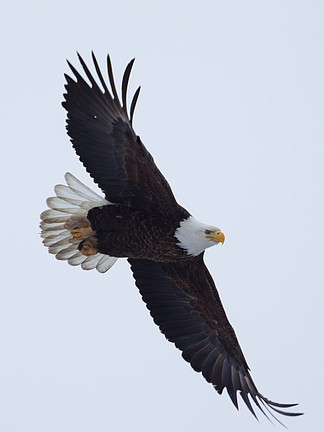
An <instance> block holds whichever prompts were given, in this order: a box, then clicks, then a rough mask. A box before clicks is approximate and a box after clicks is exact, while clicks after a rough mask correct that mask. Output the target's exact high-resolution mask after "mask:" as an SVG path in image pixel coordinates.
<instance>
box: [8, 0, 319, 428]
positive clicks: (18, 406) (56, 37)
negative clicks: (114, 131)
mask: <svg viewBox="0 0 324 432" xmlns="http://www.w3.org/2000/svg"><path fill="white" fill-rule="evenodd" d="M323 15H324V4H323V2H322V1H312V0H309V1H306V0H305V1H296V0H294V1H292V0H289V1H288V0H284V1H282V0H271V1H263V2H260V1H258V0H254V1H245V2H242V1H238V0H236V1H234V0H233V1H227V2H224V1H218V0H217V1H215V0H214V1H200V2H192V1H169V0H167V1H164V2H154V1H122V0H118V1H106V2H102V1H96V0H94V1H92V2H85V1H82V0H78V1H60V0H59V1H56V2H52V3H49V2H41V1H33V0H31V1H29V2H22V1H20V2H19V1H18V2H12V3H11V4H10V5H9V4H7V5H6V7H5V10H4V9H2V17H1V21H2V22H1V26H0V29H1V30H0V32H1V38H0V41H1V42H0V44H1V59H2V61H1V84H2V91H1V108H0V109H1V119H2V122H3V123H2V128H1V132H2V133H1V142H2V151H3V152H4V154H3V153H2V164H1V185H2V192H1V197H2V206H1V209H2V219H3V220H2V225H1V226H2V245H3V246H2V253H1V256H2V257H1V263H2V283H1V288H0V289H1V301H0V338H1V355H0V430H1V431H4V432H17V431H22V432H29V431H30V432H44V431H46V432H57V431H60V432H71V431H78V432H87V431H91V432H92V431H96V432H103V431H108V430H109V431H129V430H132V431H141V432H148V431H150V432H151V431H156V432H165V431H170V432H173V431H181V430H186V431H187V432H196V431H203V430H216V429H217V430H221V431H222V432H229V431H234V430H248V431H249V432H254V431H261V430H262V431H273V427H272V426H271V424H268V422H267V421H266V420H265V419H263V418H261V416H260V423H257V422H256V421H255V420H254V419H253V417H252V416H251V414H250V413H249V412H248V410H247V409H246V408H245V406H243V403H241V410H240V412H237V411H236V410H235V408H234V406H232V403H231V401H230V399H229V398H228V396H227V394H226V392H225V394H224V395H223V396H221V397H220V396H219V395H218V394H217V393H216V392H215V391H214V390H213V388H212V386H211V385H209V384H208V383H207V382H205V380H204V379H203V378H202V376H200V375H199V374H197V373H195V372H194V371H193V370H192V369H191V367H190V366H189V365H188V364H187V363H186V362H185V361H184V360H183V359H182V358H181V355H180V351H178V350H177V349H176V348H175V347H174V346H173V345H172V344H170V343H169V342H167V341H166V340H165V338H164V336H162V335H161V334H160V333H159V330H158V328H157V327H156V326H155V325H154V323H153V321H152V319H151V317H150V316H149V313H148V311H147V310H146V308H145V305H144V303H143V302H142V301H141V299H140V295H139V293H138V291H137V288H136V287H135V285H134V282H133V279H132V276H131V273H130V270H129V268H128V265H127V263H126V261H120V262H118V263H117V264H116V265H115V266H114V267H113V268H112V269H111V270H110V271H109V272H108V273H106V274H105V275H100V274H98V273H97V272H95V271H91V272H86V271H82V270H81V269H80V268H72V267H70V266H69V265H68V264H66V263H64V262H59V261H56V260H55V259H54V257H53V256H52V255H49V254H48V252H47V250H46V249H45V247H43V245H42V244H41V239H40V237H39V231H40V230H39V228H38V224H39V214H40V213H41V211H43V210H44V209H45V199H46V198H47V197H48V196H51V195H52V194H53V187H54V185H55V184H57V183H61V182H62V181H63V175H64V173H65V172H66V171H71V172H72V173H73V174H74V175H76V176H77V177H78V178H80V180H82V181H83V182H85V183H87V184H88V185H90V186H91V181H90V179H89V178H88V176H87V174H86V172H85V170H84V169H83V167H82V165H81V164H80V162H79V161H78V158H77V157H76V156H75V154H74V151H73V150H72V148H71V145H70V143H69V140H68V137H67V135H66V133H65V112H64V110H63V108H62V107H61V105H60V104H61V101H62V94H63V90H64V89H63V85H64V77H63V74H64V73H66V72H68V67H67V65H66V62H65V59H66V58H68V59H69V60H70V61H71V62H72V63H73V64H74V65H77V64H78V62H77V58H76V51H79V52H80V53H81V54H82V55H83V57H84V59H85V60H86V61H87V62H89V63H90V51H91V50H92V49H93V50H94V51H95V53H96V55H97V58H98V60H99V62H100V64H101V65H102V67H103V69H104V65H105V56H106V54H107V53H108V52H109V53H110V54H111V57H112V61H113V66H114V71H115V79H116V83H118V86H119V85H120V82H121V76H122V72H123V69H124V67H125V66H126V64H127V63H128V61H129V60H130V59H131V58H133V57H136V62H135V66H134V70H133V74H132V77H131V89H133V90H135V89H136V88H137V86H138V85H140V84H141V85H142V92H141V95H140V99H139V101H138V105H137V110H136V113H135V121H134V126H135V130H136V132H137V133H138V134H139V135H140V136H141V138H142V140H143V142H144V143H145V145H146V146H147V148H148V149H149V151H150V152H151V153H152V154H153V156H154V158H155V160H156V162H157V164H158V166H159V167H160V169H161V170H162V172H163V173H164V174H165V176H166V178H167V179H168V180H169V182H170V184H171V186H172V188H173V190H174V192H175V194H176V197H177V199H178V201H179V202H180V203H181V204H182V205H183V206H185V207H186V208H187V209H188V210H189V211H190V212H191V213H192V214H193V215H194V216H196V217H197V218H198V219H200V220H202V221H205V222H207V223H211V224H215V225H217V226H219V227H221V228H222V230H223V231H224V233H225V235H226V242H225V244H224V246H223V247H217V248H212V249H210V250H208V251H207V254H206V255H207V257H206V261H207V264H208V266H209V269H210V271H211V273H212V275H213V277H214V279H215V282H216V284H217V287H218V289H219V292H220V295H221V298H222V300H223V303H224V306H225V309H226V311H227V314H228V317H229V319H230V321H231V323H232V325H233V326H234V328H235V330H236V333H237V336H238V339H239V341H240V344H241V346H242V349H243V351H244V353H245V356H246V358H247V361H248V363H249V365H250V367H251V369H252V376H253V378H254V380H255V382H256V384H257V386H258V388H259V390H260V392H261V393H262V394H264V395H265V396H267V397H269V398H270V399H272V400H276V401H278V402H299V403H300V410H302V411H304V412H305V413H306V414H305V416H304V417H302V418H297V419H296V418H295V419H287V420H286V421H285V423H286V425H287V426H288V427H289V429H290V430H291V431H294V432H300V431H305V430H311V431H318V430H319V429H320V427H321V425H322V420H321V413H322V399H323V394H322V388H323V384H324V379H323V378H324V377H323V363H324V351H323V300H324V298H323V279H324V278H323V242H324V235H323V220H324V218H323V153H324V151H323V135H324V133H323V132H324V131H323V114H324V112H323V111H324V110H323V100H324V87H323V78H324V59H323V55H324V54H323V53H324V49H323V41H324V28H323Z"/></svg>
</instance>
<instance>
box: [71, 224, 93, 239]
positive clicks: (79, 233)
mask: <svg viewBox="0 0 324 432" xmlns="http://www.w3.org/2000/svg"><path fill="white" fill-rule="evenodd" d="M70 233H71V234H72V237H73V238H74V239H76V240H83V239H85V238H86V237H88V236H89V235H90V234H91V233H92V228H91V227H85V228H79V227H76V228H73V229H72V230H71V231H70Z"/></svg>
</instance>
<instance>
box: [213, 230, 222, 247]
mask: <svg viewBox="0 0 324 432" xmlns="http://www.w3.org/2000/svg"><path fill="white" fill-rule="evenodd" d="M210 239H211V240H213V241H214V242H217V243H222V244H224V241H225V236H224V234H223V233H222V231H216V232H215V234H213V235H211V236H210Z"/></svg>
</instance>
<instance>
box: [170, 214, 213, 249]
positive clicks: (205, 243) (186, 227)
mask: <svg viewBox="0 0 324 432" xmlns="http://www.w3.org/2000/svg"><path fill="white" fill-rule="evenodd" d="M206 230H212V231H218V230H219V228H217V227H214V226H210V225H206V224H204V223H202V222H199V221H198V220H197V219H195V218H194V217H193V216H189V217H188V218H187V219H184V220H183V221H181V222H180V226H179V228H177V229H176V231H175V233H174V236H175V237H176V238H177V240H179V242H178V243H177V245H178V246H180V247H181V248H182V249H185V250H186V252H187V254H188V255H191V256H197V255H199V254H201V252H203V251H204V250H205V249H207V248H209V247H211V246H214V245H215V244H216V243H215V242H214V241H211V240H210V239H208V238H206V235H205V231H206Z"/></svg>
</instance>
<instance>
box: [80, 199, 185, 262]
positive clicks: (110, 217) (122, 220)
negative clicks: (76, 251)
mask: <svg viewBox="0 0 324 432" xmlns="http://www.w3.org/2000/svg"><path fill="white" fill-rule="evenodd" d="M88 219H89V221H90V222H91V227H92V229H93V230H94V231H95V238H96V246H97V249H98V251H99V252H101V253H103V254H106V255H110V256H114V257H125V258H126V257H127V258H139V259H149V260H152V261H163V262H174V261H179V260H184V259H187V258H188V254H187V252H186V251H185V250H184V249H181V248H180V247H179V246H178V245H177V242H178V240H177V239H176V237H175V236H174V233H175V231H176V229H177V228H179V226H180V222H181V220H182V218H181V219H179V218H175V219H172V217H170V215H167V216H162V215H151V214H147V213H146V212H144V211H142V210H137V209H134V208H132V207H126V206H123V205H107V206H103V207H95V208H93V209H91V210H90V211H89V213H88Z"/></svg>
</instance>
